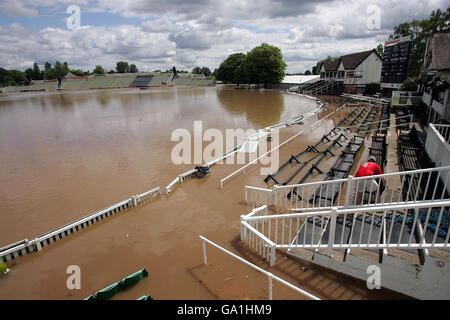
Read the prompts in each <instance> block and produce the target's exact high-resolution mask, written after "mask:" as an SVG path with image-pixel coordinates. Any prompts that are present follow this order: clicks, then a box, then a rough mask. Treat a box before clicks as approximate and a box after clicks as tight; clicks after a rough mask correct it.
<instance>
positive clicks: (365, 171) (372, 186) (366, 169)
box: [355, 156, 386, 204]
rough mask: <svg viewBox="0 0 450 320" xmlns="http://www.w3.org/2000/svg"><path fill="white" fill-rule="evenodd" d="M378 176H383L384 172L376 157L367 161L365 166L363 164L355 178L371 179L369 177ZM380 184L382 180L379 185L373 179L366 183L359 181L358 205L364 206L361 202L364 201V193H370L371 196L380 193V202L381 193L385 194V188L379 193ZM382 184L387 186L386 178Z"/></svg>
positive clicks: (382, 180) (382, 179)
mask: <svg viewBox="0 0 450 320" xmlns="http://www.w3.org/2000/svg"><path fill="white" fill-rule="evenodd" d="M378 174H383V170H381V168H380V166H379V165H378V164H376V158H375V157H374V156H371V157H369V159H368V160H367V162H364V163H363V164H361V166H360V167H359V169H358V171H357V172H356V175H355V177H356V178H358V177H369V176H375V175H378ZM379 183H380V180H378V183H377V182H376V181H375V179H374V180H372V179H370V180H366V182H364V180H362V181H359V183H358V196H357V198H356V199H357V200H356V203H358V204H362V203H361V200H362V196H363V192H369V194H370V193H371V194H377V193H378V202H380V199H381V193H382V192H383V189H384V187H382V188H381V189H380V192H377V191H378V188H379ZM381 183H382V184H383V185H386V180H385V179H384V178H381Z"/></svg>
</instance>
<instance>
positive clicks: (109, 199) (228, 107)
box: [0, 88, 397, 299]
mask: <svg viewBox="0 0 450 320" xmlns="http://www.w3.org/2000/svg"><path fill="white" fill-rule="evenodd" d="M313 107H315V102H312V101H310V100H308V99H305V98H301V97H298V96H291V95H284V94H281V93H279V92H275V91H247V90H233V89H226V88H180V89H176V88H175V89H174V88H171V89H161V90H159V89H158V90H145V91H138V90H117V91H104V92H73V93H64V94H60V93H54V94H29V95H28V94H25V95H23V94H22V95H8V96H3V97H2V98H1V99H0V179H1V192H0V208H1V212H0V218H1V221H2V223H1V224H0V246H3V245H6V244H8V243H10V242H14V241H17V240H21V239H24V238H29V239H31V238H33V237H35V236H37V235H39V234H42V233H44V232H47V231H49V230H51V229H53V228H56V227H59V226H61V225H63V224H65V223H67V222H69V221H71V220H74V219H76V218H79V217H81V216H84V215H86V214H88V213H91V212H94V211H96V210H98V209H101V208H103V207H106V206H108V205H111V204H113V203H116V202H118V201H120V200H123V199H126V198H128V197H129V196H131V195H133V194H137V193H141V192H143V191H146V190H149V189H151V188H153V187H155V186H165V185H167V184H168V183H169V182H170V181H171V180H172V179H173V178H174V176H176V175H177V174H179V173H181V172H184V171H186V169H190V168H192V165H175V164H173V163H172V162H171V161H170V151H171V149H172V147H173V146H174V145H175V144H176V143H174V142H171V141H170V136H171V133H172V131H173V130H174V129H176V128H186V129H188V130H189V131H191V132H192V129H193V122H194V120H202V121H203V128H204V129H207V128H218V129H220V130H224V129H227V128H243V129H247V128H262V127H265V126H268V125H272V124H275V123H278V122H280V121H285V120H290V119H292V118H293V117H294V116H297V115H299V114H301V113H305V112H308V111H309V110H311V108H313ZM343 116H345V115H343ZM315 120H317V117H314V119H309V120H308V121H305V124H304V125H303V126H298V127H292V128H291V129H287V130H286V131H284V132H283V133H282V134H281V139H280V140H281V141H284V140H285V139H286V138H288V137H290V136H292V135H293V134H295V133H296V132H299V130H302V129H306V128H307V127H308V125H310V124H311V123H312V122H313V121H315ZM322 134H323V132H320V130H317V131H316V132H313V133H309V134H305V135H304V136H302V138H301V139H298V140H296V141H295V142H293V143H290V144H289V145H288V146H289V147H286V148H283V150H281V153H280V157H284V158H286V157H288V155H289V154H290V153H292V151H291V150H290V149H291V148H292V149H294V150H295V151H297V150H299V149H300V148H303V147H304V146H305V145H307V144H311V143H312V142H315V141H317V139H319V138H320V137H321V135H322ZM284 160H285V159H284ZM237 168H239V166H238V165H221V166H217V167H214V168H213V172H212V174H211V175H210V176H208V177H206V178H205V179H202V180H197V179H193V180H189V181H187V182H186V183H185V184H183V185H181V186H179V187H177V189H176V191H175V192H174V193H173V194H172V195H171V196H170V197H168V198H167V199H166V198H162V199H159V200H156V201H154V202H152V203H148V204H145V205H141V206H139V207H136V208H132V209H130V210H127V211H125V212H122V213H120V214H118V215H116V216H114V217H111V218H108V219H106V220H105V221H103V222H101V223H98V224H96V225H93V226H91V227H89V228H88V229H86V230H84V231H81V232H78V233H77V234H74V235H71V236H69V237H66V238H64V239H63V240H61V241H58V242H56V243H54V244H52V245H51V246H48V247H46V248H45V249H44V250H42V251H40V252H38V253H33V254H30V255H27V256H24V257H21V258H18V259H16V260H14V261H13V262H12V263H10V264H9V267H10V268H11V269H12V271H11V272H10V273H9V274H8V275H7V276H6V277H4V278H3V279H0V299H81V298H84V297H87V296H88V295H89V294H93V293H95V292H96V291H97V290H99V289H101V288H103V287H105V286H107V285H109V284H111V283H113V282H117V281H119V280H120V279H121V278H122V277H124V276H126V275H128V274H131V273H133V272H134V271H136V270H138V269H140V268H144V267H145V268H146V269H147V270H148V271H149V277H148V278H145V279H144V280H143V281H141V282H140V283H139V284H137V285H136V286H134V287H133V288H132V289H131V290H127V291H126V292H122V293H120V294H118V295H117V297H116V298H117V299H136V298H137V297H139V296H142V295H144V294H148V293H151V294H152V296H154V297H155V298H156V299H216V298H219V299H244V298H253V299H258V298H263V299H264V298H267V282H266V279H265V278H264V277H263V276H262V275H260V274H258V273H257V272H254V271H252V270H251V269H249V268H248V267H247V266H245V265H242V264H240V263H239V262H236V261H233V260H232V259H231V258H229V257H226V256H224V255H223V254H221V253H219V252H218V251H217V250H215V249H213V248H210V247H209V248H208V265H207V266H202V264H201V262H202V254H201V243H200V241H199V239H198V236H199V235H204V236H206V237H208V238H210V239H211V240H212V241H215V242H217V243H218V244H220V245H222V246H224V247H225V248H227V249H228V250H231V251H233V252H235V253H238V254H239V255H241V256H244V257H246V258H247V259H249V260H252V261H253V262H255V263H258V264H259V265H261V266H262V267H264V268H268V266H267V265H264V264H263V263H262V262H261V261H260V259H258V258H257V257H255V256H254V255H253V254H252V252H251V251H248V250H246V249H245V248H243V247H242V246H241V245H240V244H239V241H238V237H239V217H240V215H241V214H243V213H245V212H247V210H248V209H249V208H248V207H247V206H246V205H244V204H242V199H243V186H244V185H255V186H262V187H263V186H264V183H263V182H262V178H263V177H261V176H260V175H259V172H258V170H257V169H255V170H252V172H251V173H250V174H247V175H245V176H242V175H240V176H238V177H236V178H235V179H232V180H231V181H230V182H228V183H227V185H226V188H225V189H224V191H221V190H220V189H219V187H218V186H219V181H220V179H222V178H223V177H224V176H226V175H228V174H229V173H231V172H232V171H234V170H235V169H237ZM281 259H283V258H281ZM69 265H78V266H79V267H80V268H81V271H82V274H81V280H82V281H81V285H82V288H81V290H68V289H67V287H66V280H67V277H68V274H66V269H67V267H68V266H69ZM271 272H274V273H276V274H278V275H280V276H281V277H283V278H285V279H288V280H290V281H291V282H292V283H295V284H297V285H299V286H300V287H303V288H305V289H307V290H309V291H311V292H313V293H315V294H317V295H320V296H321V297H324V298H333V299H364V298H377V297H384V298H386V297H390V298H392V297H394V298H395V297H397V295H395V294H392V293H390V292H386V291H378V292H370V291H368V290H367V289H366V288H365V285H364V284H361V283H360V282H358V281H354V280H351V279H346V278H344V277H342V276H337V275H336V274H334V273H330V272H327V271H324V270H322V269H320V268H315V267H314V266H304V268H303V269H301V268H300V265H299V263H298V262H297V261H292V260H290V259H285V260H284V261H281V263H279V264H277V269H275V270H271ZM274 297H275V298H279V299H281V298H288V299H299V298H301V297H300V296H299V295H297V294H295V293H293V292H292V291H290V290H288V289H286V288H282V287H280V286H276V287H275V289H274Z"/></svg>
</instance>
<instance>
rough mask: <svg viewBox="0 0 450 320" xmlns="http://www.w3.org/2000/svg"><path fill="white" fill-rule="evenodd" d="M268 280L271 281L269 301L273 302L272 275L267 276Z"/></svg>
mask: <svg viewBox="0 0 450 320" xmlns="http://www.w3.org/2000/svg"><path fill="white" fill-rule="evenodd" d="M267 279H268V280H269V300H272V274H271V273H269V274H268V275H267Z"/></svg>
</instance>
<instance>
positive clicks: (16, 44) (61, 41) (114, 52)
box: [0, 0, 448, 73]
mask: <svg viewBox="0 0 450 320" xmlns="http://www.w3.org/2000/svg"><path fill="white" fill-rule="evenodd" d="M71 5H77V6H79V8H80V12H81V14H80V17H81V20H80V22H81V24H80V28H78V29H76V30H71V29H69V28H68V27H67V21H66V20H67V18H68V17H69V16H71V14H70V13H67V8H68V7H69V6H71ZM447 5H448V0H447V1H445V0H427V1H424V0H373V1H372V0H369V1H361V0H262V1H255V0H253V1H249V0H222V1H216V0H191V1H188V0H163V1H159V0H134V1H131V0H94V1H89V0H0V67H3V68H7V69H20V70H24V69H26V68H29V67H32V64H33V62H35V61H36V62H38V64H39V65H41V66H42V65H43V64H44V63H45V61H49V62H50V63H52V64H53V63H54V62H55V61H56V60H59V61H61V62H63V61H67V62H68V63H69V66H70V67H71V68H82V69H84V70H93V68H94V66H95V65H97V64H100V65H102V66H103V67H104V68H105V69H107V70H109V69H114V68H115V63H116V62H117V61H120V60H125V61H128V62H129V63H135V64H136V65H137V66H138V68H139V70H140V71H153V70H156V69H164V70H165V69H167V68H171V67H172V66H177V68H178V69H186V70H192V68H194V67H195V66H197V65H199V66H207V67H209V68H210V69H211V70H214V68H217V67H218V66H219V64H220V62H221V61H223V60H224V59H225V58H226V57H227V56H228V55H229V54H231V53H236V52H244V53H245V52H247V51H249V50H251V49H252V48H253V47H255V46H257V45H260V44H261V43H263V42H267V43H269V44H272V45H276V46H278V47H280V48H281V50H282V53H283V57H284V60H285V61H286V63H287V72H290V73H294V72H304V71H305V70H307V69H310V68H311V67H312V66H313V65H315V64H316V62H317V61H318V60H320V59H322V58H324V57H326V56H328V55H333V56H335V55H342V54H347V53H353V52H358V51H363V50H370V49H372V48H375V47H376V46H377V44H378V43H381V42H384V41H386V40H387V38H388V36H389V34H390V33H391V32H392V29H393V28H394V27H395V26H396V25H398V24H399V23H402V22H406V21H411V20H412V19H414V18H416V19H422V18H426V17H428V16H429V14H430V13H431V11H432V10H435V9H438V8H440V9H444V10H445V9H446V7H447ZM378 13H379V15H378ZM69 20H70V19H69Z"/></svg>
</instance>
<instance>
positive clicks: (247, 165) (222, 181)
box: [220, 130, 304, 189]
mask: <svg viewBox="0 0 450 320" xmlns="http://www.w3.org/2000/svg"><path fill="white" fill-rule="evenodd" d="M303 132H304V130H302V131H300V132H299V133H296V134H295V135H294V136H292V137H290V138H289V139H287V140H286V141H284V142H283V143H281V144H279V145H278V146H276V147H275V148H272V149H271V150H270V151H268V152H266V153H264V154H263V155H261V156H259V157H258V158H256V159H255V160H253V161H250V162H249V163H247V164H246V165H245V166H243V167H241V168H240V169H238V170H236V171H234V172H233V173H231V174H229V175H228V176H226V177H225V178H223V179H222V180H220V188H221V189H223V183H224V182H225V181H227V180H228V179H230V178H231V177H232V176H234V175H236V174H238V173H239V172H241V171H243V170H245V169H246V168H248V167H249V166H250V165H252V164H254V163H256V162H258V161H259V160H260V159H262V158H264V157H265V156H266V155H268V154H269V153H272V152H273V151H275V150H277V149H279V148H280V147H281V146H283V145H285V144H286V143H288V142H289V141H291V140H293V139H295V138H296V137H298V136H299V135H301V134H302V133H303Z"/></svg>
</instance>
